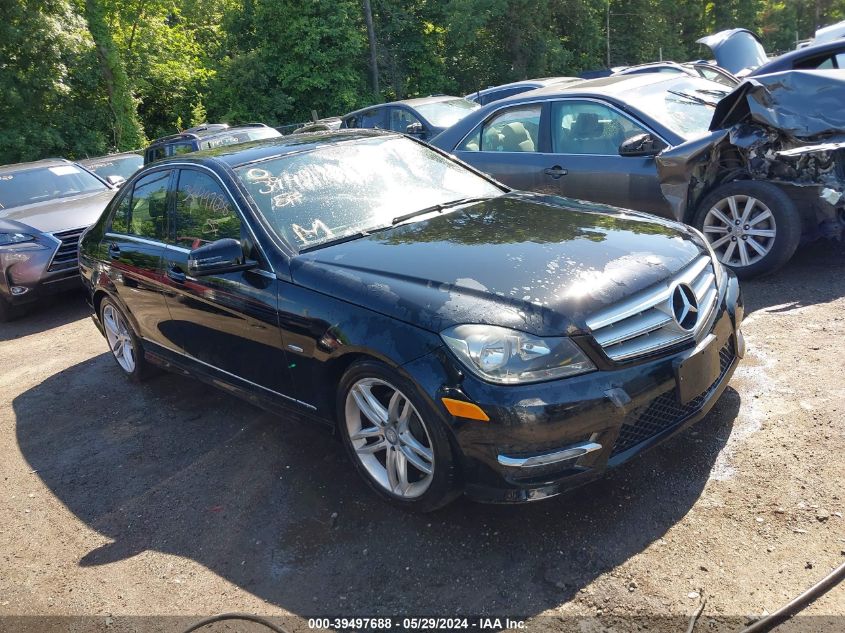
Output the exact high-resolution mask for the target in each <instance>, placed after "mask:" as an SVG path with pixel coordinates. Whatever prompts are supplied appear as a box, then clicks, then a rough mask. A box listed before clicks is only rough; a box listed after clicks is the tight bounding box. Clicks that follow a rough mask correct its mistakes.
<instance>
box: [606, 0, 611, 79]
mask: <svg viewBox="0 0 845 633" xmlns="http://www.w3.org/2000/svg"><path fill="white" fill-rule="evenodd" d="M605 31H606V34H607V67H608V68H610V0H607V18H606V20H605Z"/></svg>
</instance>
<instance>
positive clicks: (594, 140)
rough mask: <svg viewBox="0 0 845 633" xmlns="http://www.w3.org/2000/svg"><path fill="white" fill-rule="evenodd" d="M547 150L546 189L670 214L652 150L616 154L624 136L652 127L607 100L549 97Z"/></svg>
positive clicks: (584, 198)
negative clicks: (553, 99) (638, 154)
mask: <svg viewBox="0 0 845 633" xmlns="http://www.w3.org/2000/svg"><path fill="white" fill-rule="evenodd" d="M550 105H551V107H550V130H549V131H550V134H551V155H549V156H548V157H547V164H546V165H545V166H544V178H545V183H544V186H543V189H544V190H547V189H549V188H555V189H556V190H557V192H558V193H559V194H560V195H563V196H568V197H570V198H578V199H581V200H590V201H593V202H602V203H604V204H611V205H615V206H619V207H623V208H629V209H637V210H640V211H647V212H649V213H655V214H657V215H663V216H666V217H669V216H670V215H671V210H670V208H669V205H668V203H667V202H666V200H665V199H664V198H663V195H662V194H661V192H660V181H659V180H658V177H657V168H656V166H655V163H654V158H653V157H651V156H620V155H619V146H620V145H621V144H622V142H623V141H625V140H626V139H628V138H631V137H633V136H636V135H638V134H645V133H651V134H653V135H654V136H655V137H656V138H659V137H657V135H656V134H654V133H653V132H651V130H648V129H646V128H645V126H643V125H642V124H641V123H639V122H638V121H635V120H634V119H632V118H631V117H629V116H628V115H626V114H624V113H622V112H620V111H619V110H618V109H616V108H615V107H613V106H611V105H610V104H607V103H602V102H599V101H594V100H586V99H564V100H559V101H553V102H552V103H551V104H550Z"/></svg>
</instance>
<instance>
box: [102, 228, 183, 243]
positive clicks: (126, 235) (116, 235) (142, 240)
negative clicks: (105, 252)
mask: <svg viewBox="0 0 845 633" xmlns="http://www.w3.org/2000/svg"><path fill="white" fill-rule="evenodd" d="M103 237H110V238H120V239H126V240H130V241H132V242H140V243H141V244H148V245H150V246H161V247H165V246H168V244H167V243H166V242H157V241H155V240H151V239H149V238H146V237H141V236H140V235H131V234H129V233H115V232H114V231H106V232H105V233H103Z"/></svg>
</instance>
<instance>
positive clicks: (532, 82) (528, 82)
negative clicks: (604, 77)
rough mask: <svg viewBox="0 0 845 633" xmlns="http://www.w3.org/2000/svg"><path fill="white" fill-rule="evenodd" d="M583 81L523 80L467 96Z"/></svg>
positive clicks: (565, 78) (573, 79) (576, 79)
mask: <svg viewBox="0 0 845 633" xmlns="http://www.w3.org/2000/svg"><path fill="white" fill-rule="evenodd" d="M576 81H581V78H580V77H540V78H537V79H523V80H522V81H512V82H511V83H507V84H501V85H499V86H489V87H487V88H483V89H481V90H474V91H473V92H470V93H469V94H468V95H467V96H468V97H472V96H475V95H487V94H490V93H491V92H496V91H497V90H507V89H508V88H521V87H523V86H528V87H530V88H542V87H544V86H549V85H552V84H558V83H567V82H576Z"/></svg>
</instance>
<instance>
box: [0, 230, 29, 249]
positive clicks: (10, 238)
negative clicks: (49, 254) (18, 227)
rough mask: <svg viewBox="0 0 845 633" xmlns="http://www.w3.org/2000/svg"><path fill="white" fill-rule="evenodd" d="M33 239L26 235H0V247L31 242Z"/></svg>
mask: <svg viewBox="0 0 845 633" xmlns="http://www.w3.org/2000/svg"><path fill="white" fill-rule="evenodd" d="M34 240H35V237H34V236H32V235H29V234H27V233H0V246H9V245H11V244H22V243H24V242H32V241H34Z"/></svg>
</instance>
